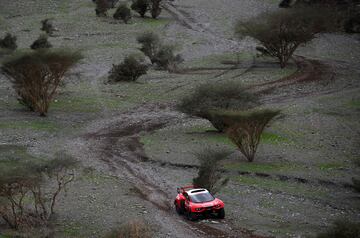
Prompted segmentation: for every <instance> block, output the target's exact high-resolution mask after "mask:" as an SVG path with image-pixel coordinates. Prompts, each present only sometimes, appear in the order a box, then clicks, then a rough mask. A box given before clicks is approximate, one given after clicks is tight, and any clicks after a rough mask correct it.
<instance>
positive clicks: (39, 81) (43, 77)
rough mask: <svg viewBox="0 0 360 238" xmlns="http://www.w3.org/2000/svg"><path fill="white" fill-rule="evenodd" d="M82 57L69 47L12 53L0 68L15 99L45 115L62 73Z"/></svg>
mask: <svg viewBox="0 0 360 238" xmlns="http://www.w3.org/2000/svg"><path fill="white" fill-rule="evenodd" d="M81 58H82V56H81V54H80V53H79V52H73V51H69V50H56V51H50V50H47V51H43V50H41V51H34V52H31V53H24V54H21V55H18V56H13V57H11V58H10V59H8V60H7V61H6V62H5V63H3V66H2V67H1V69H2V71H3V72H4V73H5V75H7V77H8V78H9V80H10V81H11V83H12V86H13V88H14V89H15V91H16V93H17V94H18V96H19V98H18V100H19V102H20V103H21V104H23V105H25V106H27V107H28V108H29V109H30V110H32V111H36V112H38V113H40V115H41V116H46V113H47V111H48V108H49V105H50V103H51V102H52V100H53V98H54V96H55V94H56V92H57V88H58V86H59V84H60V82H61V81H62V79H63V76H64V74H65V73H66V72H67V71H68V70H69V69H70V68H71V67H73V66H74V65H75V64H76V63H77V62H78V61H79V60H80V59H81Z"/></svg>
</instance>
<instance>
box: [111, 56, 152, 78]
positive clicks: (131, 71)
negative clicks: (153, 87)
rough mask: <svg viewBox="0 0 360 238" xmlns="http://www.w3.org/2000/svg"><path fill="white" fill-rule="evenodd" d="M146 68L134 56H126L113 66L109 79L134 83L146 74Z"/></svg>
mask: <svg viewBox="0 0 360 238" xmlns="http://www.w3.org/2000/svg"><path fill="white" fill-rule="evenodd" d="M147 69H148V67H147V66H146V65H144V64H142V63H141V61H140V60H139V59H137V58H136V57H135V56H132V55H130V56H128V57H126V58H125V59H124V62H123V63H121V64H119V65H113V68H112V69H111V71H110V75H109V79H110V80H111V81H114V82H118V81H136V80H137V79H138V78H139V77H140V76H141V75H144V74H146V72H147Z"/></svg>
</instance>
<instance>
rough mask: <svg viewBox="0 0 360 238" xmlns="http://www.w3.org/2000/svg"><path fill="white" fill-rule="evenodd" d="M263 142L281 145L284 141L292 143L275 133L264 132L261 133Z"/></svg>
mask: <svg viewBox="0 0 360 238" xmlns="http://www.w3.org/2000/svg"><path fill="white" fill-rule="evenodd" d="M261 143H268V144H274V145H279V144H283V143H290V140H289V139H288V138H285V137H283V136H280V135H277V134H275V133H271V132H264V133H262V135H261Z"/></svg>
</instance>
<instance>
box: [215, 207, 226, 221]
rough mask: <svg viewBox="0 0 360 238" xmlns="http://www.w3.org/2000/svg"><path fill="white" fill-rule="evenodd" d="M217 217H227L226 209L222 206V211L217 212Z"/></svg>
mask: <svg viewBox="0 0 360 238" xmlns="http://www.w3.org/2000/svg"><path fill="white" fill-rule="evenodd" d="M217 217H218V218H220V219H224V218H225V209H224V208H221V209H220V211H219V212H218V214H217Z"/></svg>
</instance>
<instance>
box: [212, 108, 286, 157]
mask: <svg viewBox="0 0 360 238" xmlns="http://www.w3.org/2000/svg"><path fill="white" fill-rule="evenodd" d="M279 113H280V111H276V110H259V111H254V110H249V111H243V112H238V111H216V112H214V113H213V115H214V117H217V118H218V119H219V120H222V121H223V122H224V124H225V127H226V134H227V135H228V136H229V138H230V140H231V141H232V142H233V143H234V144H235V145H236V146H237V147H238V148H239V149H240V151H241V153H242V154H243V155H244V156H245V157H246V158H247V160H248V161H249V162H252V161H253V160H254V158H255V153H256V150H257V148H258V145H259V142H260V138H261V134H262V133H263V131H264V129H265V127H266V126H267V125H268V124H269V122H270V121H271V120H272V119H273V118H274V117H276V116H277V115H278V114H279Z"/></svg>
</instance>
